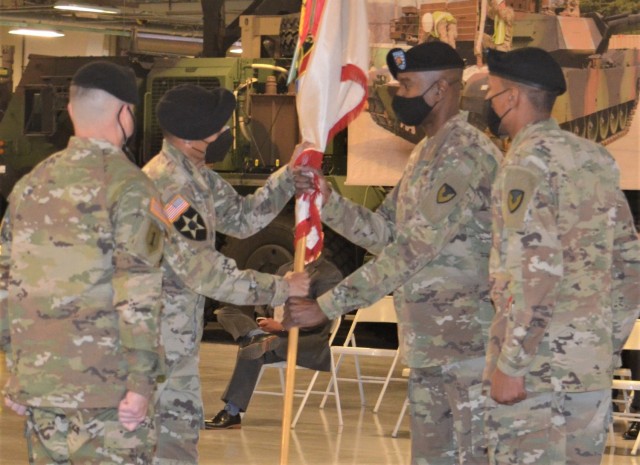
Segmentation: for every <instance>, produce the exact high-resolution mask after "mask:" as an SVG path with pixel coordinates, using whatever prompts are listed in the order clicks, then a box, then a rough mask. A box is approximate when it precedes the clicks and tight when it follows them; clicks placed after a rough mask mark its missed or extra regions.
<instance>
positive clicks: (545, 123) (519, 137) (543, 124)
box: [509, 118, 560, 152]
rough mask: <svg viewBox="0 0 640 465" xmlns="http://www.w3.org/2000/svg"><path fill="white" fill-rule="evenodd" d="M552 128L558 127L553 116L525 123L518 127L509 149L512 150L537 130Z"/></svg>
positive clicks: (544, 130) (543, 130)
mask: <svg viewBox="0 0 640 465" xmlns="http://www.w3.org/2000/svg"><path fill="white" fill-rule="evenodd" d="M552 129H560V126H559V125H558V122H557V121H556V120H555V119H553V118H549V119H543V120H542V121H536V122H535V123H529V124H527V125H526V126H525V127H523V128H522V129H520V132H518V134H516V137H514V139H513V143H512V144H511V150H509V151H510V152H511V151H513V149H515V148H516V147H518V146H519V145H520V144H521V143H522V142H523V141H525V140H527V139H529V138H530V137H531V135H532V134H535V133H537V132H538V131H542V132H546V131H549V130H552Z"/></svg>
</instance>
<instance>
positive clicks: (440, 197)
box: [436, 182, 457, 203]
mask: <svg viewBox="0 0 640 465" xmlns="http://www.w3.org/2000/svg"><path fill="white" fill-rule="evenodd" d="M456 195H457V193H456V190H455V189H454V188H453V187H451V186H450V185H449V184H447V183H446V182H445V183H444V184H443V185H442V186H440V189H438V193H437V195H436V202H438V203H447V202H450V201H451V200H453V198H454V197H455V196H456Z"/></svg>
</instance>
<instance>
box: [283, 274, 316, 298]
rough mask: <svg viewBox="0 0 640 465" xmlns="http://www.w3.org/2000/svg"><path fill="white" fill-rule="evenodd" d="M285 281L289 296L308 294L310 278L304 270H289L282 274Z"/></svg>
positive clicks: (304, 295)
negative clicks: (297, 271)
mask: <svg viewBox="0 0 640 465" xmlns="http://www.w3.org/2000/svg"><path fill="white" fill-rule="evenodd" d="M284 279H285V281H287V283H289V297H306V296H307V295H309V286H310V284H311V278H309V274H308V273H307V272H306V271H302V272H299V273H294V272H292V271H289V272H288V273H287V274H285V275H284Z"/></svg>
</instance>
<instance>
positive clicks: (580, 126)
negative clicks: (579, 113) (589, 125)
mask: <svg viewBox="0 0 640 465" xmlns="http://www.w3.org/2000/svg"><path fill="white" fill-rule="evenodd" d="M585 129H586V124H585V119H584V118H577V119H574V120H573V121H571V132H572V133H574V134H575V135H576V136H579V137H584V136H585Z"/></svg>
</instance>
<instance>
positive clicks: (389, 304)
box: [320, 296, 403, 413]
mask: <svg viewBox="0 0 640 465" xmlns="http://www.w3.org/2000/svg"><path fill="white" fill-rule="evenodd" d="M365 322H366V323H397V316H396V311H395V308H394V306H393V298H392V297H390V296H386V297H383V298H382V299H380V300H379V301H378V302H376V303H374V304H373V305H370V306H369V307H365V308H361V309H358V311H357V312H356V314H355V316H354V318H353V322H352V323H351V327H350V328H349V332H348V334H347V336H346V339H345V341H344V344H343V345H342V346H331V356H332V357H331V362H332V363H331V379H330V380H329V384H328V386H327V389H326V391H325V395H324V397H323V399H322V402H321V403H320V408H324V406H325V404H326V402H327V398H328V396H330V395H334V396H335V399H336V404H337V407H338V409H340V411H341V406H340V394H339V389H338V381H345V382H356V383H358V389H359V393H360V401H361V404H362V405H366V402H365V396H364V388H363V385H364V383H375V384H382V388H381V390H380V393H379V394H378V399H377V401H376V404H375V407H374V409H373V412H374V413H377V412H378V409H379V408H380V404H381V403H382V398H383V397H384V394H385V392H386V391H387V387H388V386H389V382H390V381H403V379H402V378H394V377H393V371H394V369H395V367H396V364H397V363H398V359H399V358H400V350H399V348H396V349H379V348H375V347H364V346H359V345H357V341H356V336H355V330H356V327H357V325H358V324H359V323H365ZM345 355H353V356H354V357H355V369H356V377H355V378H347V377H341V376H338V372H339V370H340V366H341V364H342V361H343V357H344V356H345ZM362 356H368V357H387V358H390V359H391V364H390V366H389V369H388V370H387V374H386V375H385V376H372V375H363V374H362V371H361V369H360V360H359V358H360V357H362Z"/></svg>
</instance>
